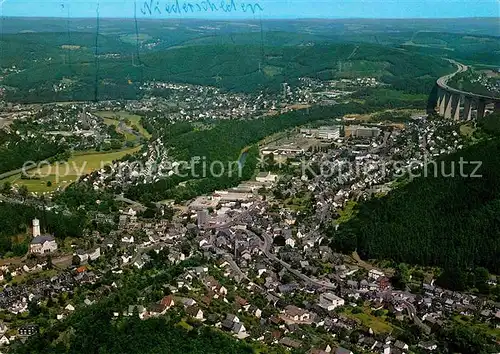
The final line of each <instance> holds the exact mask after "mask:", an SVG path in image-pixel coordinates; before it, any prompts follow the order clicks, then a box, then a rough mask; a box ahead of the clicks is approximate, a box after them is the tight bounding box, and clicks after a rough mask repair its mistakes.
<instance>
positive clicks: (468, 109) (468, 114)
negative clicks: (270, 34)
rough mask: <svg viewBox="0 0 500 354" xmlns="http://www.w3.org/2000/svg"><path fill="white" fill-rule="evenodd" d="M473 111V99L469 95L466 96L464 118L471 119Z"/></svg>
mask: <svg viewBox="0 0 500 354" xmlns="http://www.w3.org/2000/svg"><path fill="white" fill-rule="evenodd" d="M471 113H472V100H471V99H470V98H469V97H464V113H463V118H462V119H463V120H470V119H471Z"/></svg>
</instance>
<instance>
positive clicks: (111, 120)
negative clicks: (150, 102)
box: [96, 111, 151, 140]
mask: <svg viewBox="0 0 500 354" xmlns="http://www.w3.org/2000/svg"><path fill="white" fill-rule="evenodd" d="M96 114H97V115H98V116H100V117H101V118H102V119H103V120H104V124H106V125H115V126H116V127H118V125H119V124H120V122H125V124H127V125H128V126H129V127H133V128H135V129H136V130H137V131H138V132H139V134H141V135H142V136H143V137H144V138H146V139H149V138H151V134H149V132H148V131H147V130H146V129H144V127H143V126H142V124H141V119H142V117H141V116H138V115H136V114H132V113H129V112H124V111H120V112H108V111H100V112H96ZM119 133H120V134H124V135H125V137H126V139H127V140H130V139H132V140H135V139H136V137H135V136H134V135H133V134H130V133H128V132H126V131H125V132H122V131H119Z"/></svg>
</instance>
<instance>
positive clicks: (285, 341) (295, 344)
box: [279, 337, 302, 349]
mask: <svg viewBox="0 0 500 354" xmlns="http://www.w3.org/2000/svg"><path fill="white" fill-rule="evenodd" d="M279 343H280V344H281V345H284V346H285V347H288V348H294V349H297V348H300V346H301V345H302V342H299V341H298V340H293V339H291V338H289V337H283V338H281V339H280V341H279Z"/></svg>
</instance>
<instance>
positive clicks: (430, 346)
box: [418, 342, 438, 351]
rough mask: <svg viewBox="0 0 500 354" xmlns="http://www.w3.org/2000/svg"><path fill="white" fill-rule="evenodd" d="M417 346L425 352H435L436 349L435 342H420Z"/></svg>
mask: <svg viewBox="0 0 500 354" xmlns="http://www.w3.org/2000/svg"><path fill="white" fill-rule="evenodd" d="M418 346H419V347H420V348H422V349H425V350H427V351H433V350H436V349H437V347H438V346H437V344H436V342H420V343H418Z"/></svg>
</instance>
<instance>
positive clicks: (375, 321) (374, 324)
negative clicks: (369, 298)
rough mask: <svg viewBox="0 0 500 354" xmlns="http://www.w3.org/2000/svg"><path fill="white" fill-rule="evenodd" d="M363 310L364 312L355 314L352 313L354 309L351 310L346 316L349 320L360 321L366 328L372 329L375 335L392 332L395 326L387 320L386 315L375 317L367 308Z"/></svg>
mask: <svg viewBox="0 0 500 354" xmlns="http://www.w3.org/2000/svg"><path fill="white" fill-rule="evenodd" d="M362 310H363V312H361V313H356V314H354V313H352V309H349V310H347V311H346V312H345V313H344V314H345V315H346V316H347V317H349V318H352V319H355V320H358V321H359V322H361V324H363V325H364V326H366V327H369V328H371V329H372V330H373V332H375V333H391V332H392V330H393V326H392V325H390V324H389V323H388V322H387V321H386V320H385V317H386V316H385V315H384V316H380V317H378V316H375V315H373V314H372V313H371V310H370V309H369V308H367V307H363V308H362Z"/></svg>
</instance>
